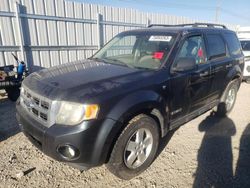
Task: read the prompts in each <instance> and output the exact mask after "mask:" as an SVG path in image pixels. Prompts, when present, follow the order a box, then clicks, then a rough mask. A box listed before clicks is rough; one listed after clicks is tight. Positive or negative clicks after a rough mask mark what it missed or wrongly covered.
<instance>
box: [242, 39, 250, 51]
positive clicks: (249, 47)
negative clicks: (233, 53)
mask: <svg viewBox="0 0 250 188" xmlns="http://www.w3.org/2000/svg"><path fill="white" fill-rule="evenodd" d="M240 43H241V46H242V49H243V50H244V51H250V41H240Z"/></svg>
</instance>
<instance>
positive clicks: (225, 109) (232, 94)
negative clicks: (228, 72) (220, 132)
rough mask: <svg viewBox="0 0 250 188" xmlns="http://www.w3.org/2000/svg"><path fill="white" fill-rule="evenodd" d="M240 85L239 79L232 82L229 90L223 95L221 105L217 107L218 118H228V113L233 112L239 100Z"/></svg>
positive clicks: (228, 87)
mask: <svg viewBox="0 0 250 188" xmlns="http://www.w3.org/2000/svg"><path fill="white" fill-rule="evenodd" d="M239 85H240V82H239V80H237V79H235V80H232V81H231V82H230V83H229V84H228V86H227V88H226V89H225V91H224V92H223V95H222V97H221V99H220V103H219V104H218V106H217V112H216V114H217V115H218V116H226V115H227V114H228V113H230V112H231V111H232V109H233V107H234V104H235V101H236V98H237V92H238V89H239Z"/></svg>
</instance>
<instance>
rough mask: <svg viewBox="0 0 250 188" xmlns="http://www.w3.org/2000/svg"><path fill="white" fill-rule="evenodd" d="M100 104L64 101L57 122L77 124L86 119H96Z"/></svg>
mask: <svg viewBox="0 0 250 188" xmlns="http://www.w3.org/2000/svg"><path fill="white" fill-rule="evenodd" d="M98 112H99V106H98V105H96V104H79V103H75V102H65V101H62V102H61V105H60V108H59V111H58V114H57V117H56V123H57V124H63V125H77V124H79V123H81V122H82V121H84V120H91V119H96V118H97V115H98Z"/></svg>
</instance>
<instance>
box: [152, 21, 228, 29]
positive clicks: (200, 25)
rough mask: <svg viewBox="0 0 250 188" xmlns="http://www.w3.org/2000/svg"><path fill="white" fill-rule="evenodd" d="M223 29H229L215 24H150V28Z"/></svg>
mask: <svg viewBox="0 0 250 188" xmlns="http://www.w3.org/2000/svg"><path fill="white" fill-rule="evenodd" d="M204 26H205V27H221V28H223V29H227V27H226V26H225V25H222V24H213V23H198V22H197V23H190V24H178V25H165V24H150V25H149V26H148V27H204Z"/></svg>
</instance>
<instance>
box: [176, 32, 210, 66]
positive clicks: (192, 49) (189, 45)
mask: <svg viewBox="0 0 250 188" xmlns="http://www.w3.org/2000/svg"><path fill="white" fill-rule="evenodd" d="M183 57H193V58H195V60H196V64H201V63H205V62H206V60H205V59H206V57H205V47H204V41H203V38H202V37H201V36H193V37H189V38H187V39H186V40H185V42H184V43H183V45H182V47H181V49H180V51H179V53H178V55H177V61H178V59H179V58H183Z"/></svg>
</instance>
